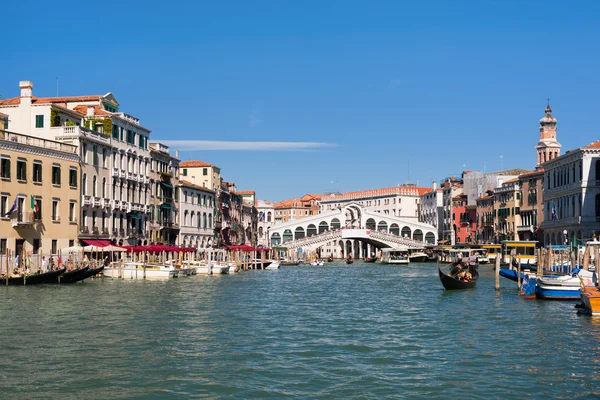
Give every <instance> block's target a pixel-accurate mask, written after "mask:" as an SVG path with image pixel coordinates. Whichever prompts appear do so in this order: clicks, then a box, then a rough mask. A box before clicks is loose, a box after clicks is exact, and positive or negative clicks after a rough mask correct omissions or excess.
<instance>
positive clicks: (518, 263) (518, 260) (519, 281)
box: [517, 257, 523, 290]
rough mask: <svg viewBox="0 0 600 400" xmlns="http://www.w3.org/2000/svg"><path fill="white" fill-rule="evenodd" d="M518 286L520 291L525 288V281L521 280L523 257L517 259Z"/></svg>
mask: <svg viewBox="0 0 600 400" xmlns="http://www.w3.org/2000/svg"><path fill="white" fill-rule="evenodd" d="M517 285H518V288H519V290H520V289H521V286H523V280H522V279H521V257H519V258H517Z"/></svg>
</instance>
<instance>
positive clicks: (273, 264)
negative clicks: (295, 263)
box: [265, 261, 279, 270]
mask: <svg viewBox="0 0 600 400" xmlns="http://www.w3.org/2000/svg"><path fill="white" fill-rule="evenodd" d="M265 269H268V270H274V269H279V261H272V262H271V263H269V265H268V266H267V267H265Z"/></svg>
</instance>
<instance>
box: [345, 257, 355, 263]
mask: <svg viewBox="0 0 600 400" xmlns="http://www.w3.org/2000/svg"><path fill="white" fill-rule="evenodd" d="M353 262H354V260H353V259H352V258H347V259H346V264H352V263H353Z"/></svg>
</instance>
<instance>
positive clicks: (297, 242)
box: [281, 228, 427, 248]
mask: <svg viewBox="0 0 600 400" xmlns="http://www.w3.org/2000/svg"><path fill="white" fill-rule="evenodd" d="M342 229H357V228H338V229H336V230H328V231H325V232H322V233H318V234H316V235H312V236H305V237H303V238H301V239H294V240H291V241H288V242H285V243H282V244H281V245H282V246H287V247H300V246H306V245H309V244H312V243H314V242H322V241H324V240H323V239H327V238H329V237H333V236H336V235H341V231H342ZM365 230H367V229H365ZM368 230H369V231H370V234H369V235H370V236H371V237H373V238H374V239H375V238H379V239H385V240H388V241H391V242H394V243H398V244H402V245H404V246H409V247H411V248H423V247H424V246H425V245H426V244H427V243H426V242H421V241H419V240H415V239H412V238H408V237H404V236H399V235H396V234H394V233H391V232H386V231H376V230H370V229H368ZM325 241H326V240H325Z"/></svg>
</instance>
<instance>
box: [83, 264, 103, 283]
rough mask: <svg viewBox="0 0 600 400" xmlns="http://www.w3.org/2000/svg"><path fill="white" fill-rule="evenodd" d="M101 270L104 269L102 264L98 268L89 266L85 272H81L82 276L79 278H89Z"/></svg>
mask: <svg viewBox="0 0 600 400" xmlns="http://www.w3.org/2000/svg"><path fill="white" fill-rule="evenodd" d="M103 270H104V265H102V266H100V267H98V268H90V269H88V270H87V271H86V272H85V274H83V278H82V279H81V280H84V279H87V278H91V277H92V276H95V275H98V274H99V273H100V272H102V271H103Z"/></svg>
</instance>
